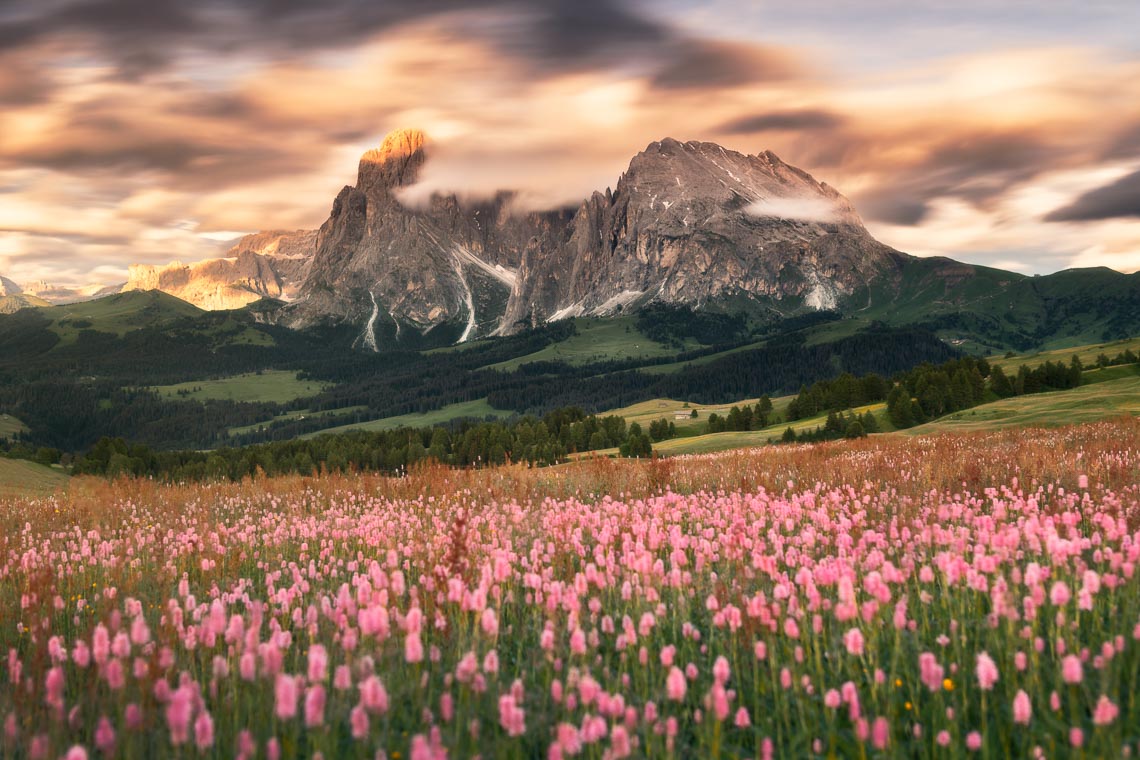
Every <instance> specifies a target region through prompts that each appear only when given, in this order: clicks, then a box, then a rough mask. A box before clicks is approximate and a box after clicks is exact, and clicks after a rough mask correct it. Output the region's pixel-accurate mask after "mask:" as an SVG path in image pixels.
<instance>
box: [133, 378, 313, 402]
mask: <svg viewBox="0 0 1140 760" xmlns="http://www.w3.org/2000/svg"><path fill="white" fill-rule="evenodd" d="M327 387H328V385H327V384H325V383H318V382H313V381H309V380H301V379H300V378H299V377H298V375H297V373H296V372H289V371H287V370H265V371H264V372H260V373H256V372H250V373H247V374H243V375H235V376H233V377H223V378H220V379H218V380H197V381H194V382H188V383H178V384H177V385H160V386H156V387H155V388H154V390H155V391H157V392H158V393H159V394H160V395H162V396H163V397H165V398H170V399H176V398H186V399H193V400H195V401H206V400H210V399H213V400H219V401H267V402H272V403H276V404H284V403H287V402H289V401H293V400H294V399H299V398H305V397H306V396H315V395H316V394H318V393H320V392H321V391H322V390H324V389H325V388H327Z"/></svg>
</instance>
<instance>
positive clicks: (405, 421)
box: [301, 398, 513, 438]
mask: <svg viewBox="0 0 1140 760" xmlns="http://www.w3.org/2000/svg"><path fill="white" fill-rule="evenodd" d="M512 414H513V413H512V412H506V411H503V410H501V409H494V408H492V407H491V406H490V405H489V404H488V403H487V399H484V398H481V399H478V400H476V401H466V402H463V403H459V404H448V405H447V406H444V407H442V408H440V409H436V410H435V411H434V412H424V413H422V414H402V415H400V416H398V417H385V418H383V419H379V420H371V421H369V422H358V423H354V424H351V425H338V426H336V427H330V428H325V429H323V430H319V431H317V432H315V433H309V434H308V435H304V436H301V437H302V438H313V437H315V436H318V435H327V434H329V433H344V432H347V431H349V430H371V431H375V430H396V429H397V428H402V427H408V428H425V427H432V426H434V425H445V424H447V423H448V422H451V421H452V420H459V419H477V420H481V419H484V418H485V417H495V418H497V419H506V418H507V417H510V416H512Z"/></svg>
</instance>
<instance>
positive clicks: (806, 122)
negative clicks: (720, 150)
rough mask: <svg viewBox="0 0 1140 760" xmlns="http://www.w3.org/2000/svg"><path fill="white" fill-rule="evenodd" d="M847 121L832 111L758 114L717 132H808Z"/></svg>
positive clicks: (737, 120)
mask: <svg viewBox="0 0 1140 760" xmlns="http://www.w3.org/2000/svg"><path fill="white" fill-rule="evenodd" d="M845 122H846V120H845V119H844V118H843V117H842V116H840V115H839V114H835V113H831V112H830V111H821V110H815V109H805V110H802V111H776V112H773V113H763V114H757V115H755V116H742V117H740V118H739V119H733V120H732V121H730V122H728V123H726V124H722V125H721V126H720V127H718V128H717V130H716V131H717V132H720V133H721V134H726V135H749V134H754V133H756V132H775V131H791V132H798V131H806V130H816V129H835V128H836V127H839V126H842V125H843V124H844V123H845Z"/></svg>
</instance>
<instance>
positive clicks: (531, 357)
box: [490, 317, 696, 372]
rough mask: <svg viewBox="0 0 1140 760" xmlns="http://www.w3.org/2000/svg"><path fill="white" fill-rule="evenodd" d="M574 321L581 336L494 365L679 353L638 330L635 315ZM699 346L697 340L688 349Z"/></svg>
mask: <svg viewBox="0 0 1140 760" xmlns="http://www.w3.org/2000/svg"><path fill="white" fill-rule="evenodd" d="M574 322H575V325H576V326H577V328H578V334H577V335H574V336H572V337H570V338H569V339H567V340H564V341H562V342H561V343H555V344H553V345H550V346H547V347H546V348H544V349H542V350H541V351H536V352H534V353H533V354H527V355H526V356H520V357H517V358H515V359H510V360H508V361H505V362H499V363H498V364H492V365H490V368H491V369H498V370H503V371H505V372H510V371H512V370H514V369H517V368H518V367H519V365H522V364H526V363H528V362H537V361H552V362H566V363H567V364H574V365H580V364H589V363H590V362H597V361H609V360H626V359H652V358H656V357H659V356H672V355H673V354H676V353H677V352H678V349H676V348H671V347H669V346H665V345H662V344H660V343H656V342H654V341H652V340H650V339H649V338H647V337H645V336H644V335H642V334H641V333H640V332H638V330H637V328H636V327H634V319H633V318H632V317H617V318H614V319H593V318H589V319H586V318H583V319H576V320H575V321H574ZM695 346H696V344H695V343H694V344H693V346H686V348H691V347H695ZM682 350H683V349H682Z"/></svg>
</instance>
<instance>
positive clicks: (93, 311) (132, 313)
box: [39, 290, 205, 345]
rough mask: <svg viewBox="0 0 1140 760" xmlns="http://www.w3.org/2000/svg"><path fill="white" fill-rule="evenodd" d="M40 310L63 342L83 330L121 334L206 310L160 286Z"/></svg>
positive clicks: (73, 339) (71, 340) (72, 338)
mask: <svg viewBox="0 0 1140 760" xmlns="http://www.w3.org/2000/svg"><path fill="white" fill-rule="evenodd" d="M39 312H40V314H42V315H43V316H45V317H47V318H48V319H50V320H51V323H52V324H51V327H50V329H51V330H52V332H54V333H56V334H57V335H59V337H60V344H61V345H66V344H68V343H74V342H75V340H76V338H77V337H78V335H79V333H80V331H81V330H96V331H98V332H103V333H111V334H113V335H119V336H121V335H124V334H126V333H128V332H130V331H131V330H137V329H140V328H143V327H154V326H156V325H161V324H163V323H166V322H172V321H174V320H178V319H185V318H187V317H199V316H202V315H203V314H205V312H204V311H202V310H201V309H199V308H198V307H197V306H194V305H192V304H189V303H186V302H185V301H183V300H181V299H178V298H175V297H174V296H171V295H167V294H166V293H163V292H161V291H158V290H148V291H131V292H128V293H117V294H115V295H113V296H107V297H106V298H99V299H96V300H94V301H83V302H81V303H75V304H68V305H66V306H50V307H47V308H43V309H40V310H39Z"/></svg>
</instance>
